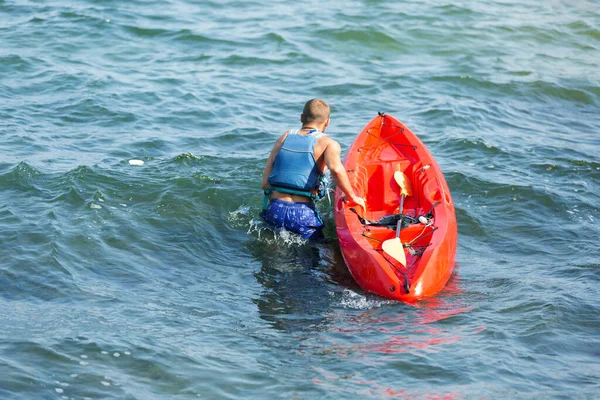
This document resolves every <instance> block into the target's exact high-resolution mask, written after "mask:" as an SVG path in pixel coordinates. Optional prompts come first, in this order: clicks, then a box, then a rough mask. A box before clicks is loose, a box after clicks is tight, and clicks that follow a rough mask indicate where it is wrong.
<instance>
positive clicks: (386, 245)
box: [381, 238, 406, 266]
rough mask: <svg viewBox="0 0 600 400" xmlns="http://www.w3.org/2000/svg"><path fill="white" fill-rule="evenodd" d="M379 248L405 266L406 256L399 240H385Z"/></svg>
mask: <svg viewBox="0 0 600 400" xmlns="http://www.w3.org/2000/svg"><path fill="white" fill-rule="evenodd" d="M381 248H382V249H383V251H385V252H386V253H388V254H389V255H390V256H391V257H392V258H394V259H395V260H397V261H398V262H399V263H400V264H402V265H403V266H406V254H405V253H404V247H403V246H402V242H401V241H400V238H393V239H389V240H386V241H385V242H383V243H382V244H381Z"/></svg>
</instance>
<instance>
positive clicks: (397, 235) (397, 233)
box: [396, 194, 404, 238]
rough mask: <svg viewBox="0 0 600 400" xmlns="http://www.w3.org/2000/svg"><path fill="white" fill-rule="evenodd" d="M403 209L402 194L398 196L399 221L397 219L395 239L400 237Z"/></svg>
mask: <svg viewBox="0 0 600 400" xmlns="http://www.w3.org/2000/svg"><path fill="white" fill-rule="evenodd" d="M403 208H404V194H402V196H400V210H399V211H400V219H398V225H396V238H399V237H400V229H401V228H402V209H403Z"/></svg>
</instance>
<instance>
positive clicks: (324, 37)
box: [0, 0, 600, 399]
mask: <svg viewBox="0 0 600 400" xmlns="http://www.w3.org/2000/svg"><path fill="white" fill-rule="evenodd" d="M599 50H600V4H599V3H598V2H597V1H594V0H573V1H566V0H550V1H545V2H542V1H533V0H525V1H520V2H514V1H510V0H492V1H487V2H479V1H473V0H463V1H453V2H448V1H434V0H423V1H407V2H395V1H391V0H362V1H358V0H347V1H346V0H344V1H336V2H317V1H306V2H291V1H279V2H266V1H257V2H242V1H219V2H217V1H192V0H171V1H160V2H159V1H144V2H142V1H126V2H119V1H99V0H96V1H92V0H82V1H60V2H43V1H25V0H23V1H8V0H0V138H1V140H0V226H2V229H1V231H0V260H1V261H0V398H2V399H63V398H64V399H84V398H89V399H101V398H107V399H108V398H110V399H115V398H118V399H187V398H190V399H191V398H208V399H226V398H236V399H237V398H244V399H246V398H247V399H263V398H282V399H291V398H293V399H340V398H343V399H380V398H400V399H438V398H443V399H480V398H488V399H493V398H526V399H537V398H552V399H571V398H579V399H592V398H598V393H600V384H599V382H600V350H599V349H600V317H599V315H600V294H599V291H598V287H600V286H599V285H600V261H599V260H600V250H598V239H599V237H600V224H599V220H600V215H599V210H600V195H599V194H598V193H600V156H599V154H600V136H599V131H600V72H599V71H600V53H599ZM312 97H321V98H323V99H325V100H326V101H328V102H329V103H330V104H331V106H332V123H331V125H330V128H329V129H328V133H329V134H330V135H331V136H332V137H334V138H336V139H337V140H339V142H340V143H341V144H342V148H343V149H344V150H347V149H348V147H349V145H350V144H351V143H352V141H353V139H354V137H355V136H356V134H358V132H359V131H360V130H361V129H362V127H363V126H364V125H366V123H367V122H368V121H369V120H370V119H372V118H373V117H374V116H376V115H377V112H378V111H384V112H386V113H388V114H391V115H393V116H394V117H396V118H398V119H400V120H401V121H403V122H404V123H405V124H407V125H408V126H409V127H410V128H411V129H412V130H413V131H414V132H416V133H417V134H418V135H419V136H420V137H421V139H422V140H423V141H424V142H425V143H426V145H427V146H428V147H429V150H430V151H431V152H432V153H433V154H434V155H435V157H436V159H437V161H438V163H439V164H440V166H441V168H442V170H443V171H444V172H445V175H446V179H447V181H448V183H449V186H450V188H451V191H452V194H453V197H454V200H455V203H456V211H457V217H458V221H459V243H458V245H459V248H458V254H457V266H456V268H455V273H454V275H453V277H452V279H451V281H450V282H449V284H448V287H447V288H446V290H445V291H444V292H442V293H441V294H440V295H439V296H437V297H435V298H433V299H430V300H427V301H422V302H419V303H418V304H416V305H407V304H403V303H397V302H392V301H388V300H385V299H382V298H378V297H376V296H373V295H369V294H367V293H364V292H363V291H361V290H360V288H359V287H358V286H357V285H356V284H355V283H354V282H353V281H352V278H351V277H350V275H349V273H348V271H347V269H346V267H345V265H344V262H343V260H342V258H341V255H340V252H339V248H338V246H337V242H336V240H335V228H334V224H333V217H332V214H331V212H330V211H331V206H330V204H329V203H327V202H326V201H325V202H324V203H321V204H320V206H319V207H320V209H321V211H322V214H323V217H324V219H325V220H326V223H327V230H326V233H327V236H328V237H329V238H330V239H331V241H330V243H327V244H324V245H319V246H310V245H307V244H304V243H302V242H301V241H299V240H298V239H297V238H294V237H293V236H286V235H283V236H277V237H275V236H274V235H273V234H272V233H270V232H269V231H268V230H265V229H264V227H263V226H261V224H260V222H259V220H258V218H257V214H258V211H259V208H260V206H261V202H262V195H261V192H260V178H261V174H262V169H263V167H264V162H265V161H266V158H267V155H268V153H269V151H270V148H271V146H272V144H273V141H274V140H275V138H276V137H277V136H278V135H279V134H281V133H282V132H283V131H284V130H285V129H287V128H288V127H297V126H298V122H299V121H298V119H299V115H300V113H301V109H302V105H303V104H304V102H305V101H306V100H308V99H309V98H312ZM132 159H136V160H142V161H144V164H143V165H142V166H136V165H131V164H130V163H129V161H130V160H132Z"/></svg>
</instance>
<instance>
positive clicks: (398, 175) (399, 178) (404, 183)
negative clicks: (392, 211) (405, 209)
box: [394, 171, 412, 196]
mask: <svg viewBox="0 0 600 400" xmlns="http://www.w3.org/2000/svg"><path fill="white" fill-rule="evenodd" d="M394 179H395V180H396V183H397V184H398V186H400V194H403V195H405V196H412V186H411V185H410V181H409V180H408V178H407V177H406V175H404V172H402V171H396V172H394Z"/></svg>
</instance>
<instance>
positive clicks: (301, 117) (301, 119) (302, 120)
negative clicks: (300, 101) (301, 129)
mask: <svg viewBox="0 0 600 400" xmlns="http://www.w3.org/2000/svg"><path fill="white" fill-rule="evenodd" d="M300 122H302V123H303V124H304V114H300Z"/></svg>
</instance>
